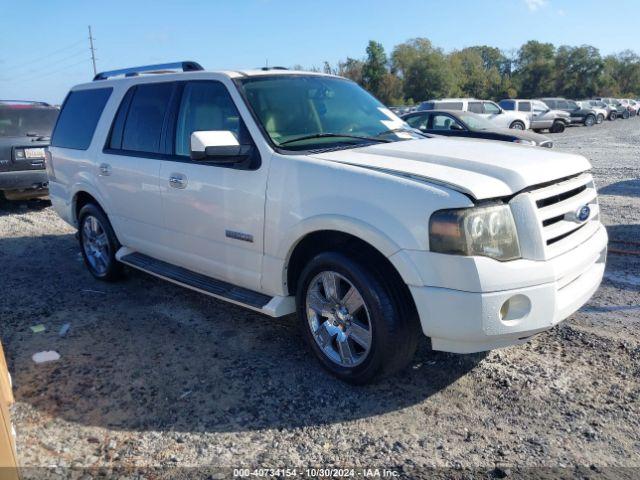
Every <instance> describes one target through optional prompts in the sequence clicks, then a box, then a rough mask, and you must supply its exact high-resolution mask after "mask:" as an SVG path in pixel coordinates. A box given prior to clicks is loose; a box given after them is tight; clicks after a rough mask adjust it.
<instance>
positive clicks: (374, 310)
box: [296, 252, 420, 384]
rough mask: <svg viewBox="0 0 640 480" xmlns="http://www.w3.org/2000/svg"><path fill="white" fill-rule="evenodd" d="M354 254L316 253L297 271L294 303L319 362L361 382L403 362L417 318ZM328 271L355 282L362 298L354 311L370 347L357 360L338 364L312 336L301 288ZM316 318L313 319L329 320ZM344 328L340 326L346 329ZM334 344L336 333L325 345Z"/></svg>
mask: <svg viewBox="0 0 640 480" xmlns="http://www.w3.org/2000/svg"><path fill="white" fill-rule="evenodd" d="M355 258H356V257H355V256H353V255H350V254H345V253H341V252H323V253H320V254H318V255H316V256H315V257H314V258H313V259H312V260H311V261H310V262H309V263H308V264H307V265H306V267H305V268H304V270H303V271H302V273H301V274H300V278H299V280H298V288H297V292H296V306H297V312H298V320H299V323H300V327H301V328H302V332H303V336H304V338H305V340H306V342H307V344H308V345H309V347H310V349H311V350H312V351H313V353H314V355H315V356H316V358H317V359H318V360H319V361H320V364H321V365H322V366H323V367H324V368H325V369H326V370H327V371H329V372H330V373H331V374H333V375H335V376H336V377H338V378H339V379H341V380H344V381H346V382H349V383H353V384H365V383H369V382H371V381H373V380H374V379H377V378H380V377H382V376H385V375H389V374H392V373H394V372H397V371H399V370H401V369H402V368H404V367H406V366H407V364H408V363H409V362H410V361H411V359H412V358H413V356H414V354H415V350H416V347H417V344H418V339H419V335H420V330H419V327H418V321H417V319H416V318H415V316H414V315H411V314H410V313H409V312H407V310H408V309H407V308H405V307H404V306H405V305H406V304H407V302H406V301H405V302H403V301H401V300H399V298H398V297H399V295H398V293H397V292H396V289H394V288H393V287H391V286H389V285H387V284H386V282H385V277H384V276H383V275H382V274H380V273H378V272H376V271H375V270H373V269H372V268H370V267H367V266H366V262H363V261H358V260H356V259H355ZM328 272H330V273H332V274H335V273H337V274H338V276H341V277H342V278H343V279H346V280H347V281H348V283H350V284H351V286H353V287H355V289H356V290H357V291H358V293H359V294H360V295H361V299H362V300H363V302H364V307H365V308H360V310H359V311H360V312H361V313H362V312H363V311H364V314H365V315H367V317H366V318H367V320H368V321H369V325H368V326H369V335H370V338H371V340H370V348H369V349H368V351H365V352H362V354H361V356H360V358H359V363H358V364H356V365H354V366H344V365H340V364H339V363H336V361H335V360H332V359H331V358H330V356H329V355H328V354H327V353H325V350H323V348H321V346H320V340H316V336H314V333H313V332H312V327H311V325H310V321H309V316H308V313H307V294H308V292H309V290H310V289H313V288H314V285H312V282H313V283H314V284H317V278H318V276H319V275H321V274H323V273H328ZM347 286H348V285H347ZM343 287H344V286H343ZM343 291H344V288H343ZM312 292H313V290H312ZM325 296H326V291H325ZM337 297H338V298H342V297H343V293H338V295H337ZM331 311H335V310H331ZM334 318H337V317H334ZM354 318H355V314H354ZM319 320H320V322H319V323H326V322H329V321H328V320H327V321H326V322H323V321H322V320H323V319H319ZM332 328H333V327H332ZM348 328H349V327H345V328H344V331H345V332H346V333H348ZM319 330H320V329H318V331H319ZM335 345H337V337H335V338H332V339H331V341H330V342H326V343H325V349H326V347H327V346H330V347H335ZM352 345H353V344H352ZM334 350H335V348H334ZM334 355H335V353H334ZM354 363H355V362H354Z"/></svg>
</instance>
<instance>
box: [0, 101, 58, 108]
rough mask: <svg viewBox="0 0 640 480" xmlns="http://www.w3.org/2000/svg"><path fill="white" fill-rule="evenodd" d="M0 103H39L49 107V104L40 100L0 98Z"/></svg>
mask: <svg viewBox="0 0 640 480" xmlns="http://www.w3.org/2000/svg"><path fill="white" fill-rule="evenodd" d="M0 103H13V104H16V103H17V104H20V105H41V106H43V107H50V106H51V105H50V104H48V103H47V102H40V101H37V100H0Z"/></svg>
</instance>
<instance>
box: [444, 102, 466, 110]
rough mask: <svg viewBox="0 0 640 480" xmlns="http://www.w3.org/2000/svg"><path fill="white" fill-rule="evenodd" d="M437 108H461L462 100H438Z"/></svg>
mask: <svg viewBox="0 0 640 480" xmlns="http://www.w3.org/2000/svg"><path fill="white" fill-rule="evenodd" d="M438 108H439V109H442V110H462V102H439V103H438Z"/></svg>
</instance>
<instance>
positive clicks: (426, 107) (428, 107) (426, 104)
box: [418, 102, 434, 110]
mask: <svg viewBox="0 0 640 480" xmlns="http://www.w3.org/2000/svg"><path fill="white" fill-rule="evenodd" d="M433 109H434V104H433V102H422V103H421V104H420V106H419V107H418V110H433Z"/></svg>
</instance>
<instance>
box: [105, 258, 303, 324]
mask: <svg viewBox="0 0 640 480" xmlns="http://www.w3.org/2000/svg"><path fill="white" fill-rule="evenodd" d="M116 258H117V259H118V260H119V261H120V262H122V263H124V264H126V265H129V266H130V267H133V268H137V269H138V270H142V271H143V272H146V273H149V274H151V275H154V276H156V277H159V278H162V279H164V280H168V281H170V282H172V283H175V284H177V285H181V286H183V287H186V288H190V289H191V290H195V291H197V292H200V293H204V294H205V295H209V296H211V297H215V298H218V299H220V300H225V301H227V302H231V303H234V304H236V305H240V306H242V307H246V308H249V309H251V310H255V311H257V312H261V313H264V314H265V315H269V316H270V317H281V316H283V315H289V314H291V313H294V312H295V300H294V298H293V297H282V296H275V297H270V296H269V295H265V294H263V293H259V292H254V291H253V290H249V289H247V288H244V287H238V286H237V285H233V284H231V283H228V282H224V281H222V280H217V279H215V278H211V277H207V276H206V275H202V274H201V273H196V272H192V271H191V270H187V269H186V268H182V267H178V266H176V265H172V264H170V263H167V262H163V261H162V260H157V259H155V258H152V257H149V256H147V255H144V254H142V253H139V252H134V251H132V250H130V249H128V248H126V247H122V248H121V249H120V250H118V253H117V254H116Z"/></svg>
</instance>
